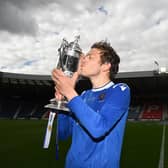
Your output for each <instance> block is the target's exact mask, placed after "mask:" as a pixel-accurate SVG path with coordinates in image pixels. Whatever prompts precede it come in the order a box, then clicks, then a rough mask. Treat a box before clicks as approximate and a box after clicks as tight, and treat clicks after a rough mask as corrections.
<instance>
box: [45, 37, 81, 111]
mask: <svg viewBox="0 0 168 168" xmlns="http://www.w3.org/2000/svg"><path fill="white" fill-rule="evenodd" d="M79 38H80V36H76V37H75V40H74V41H72V42H70V43H68V41H66V40H65V39H63V41H62V44H61V46H60V48H59V49H58V53H59V59H58V64H57V68H58V69H62V71H63V72H64V74H65V75H66V76H68V77H70V78H71V77H72V75H73V73H74V72H76V71H77V68H78V63H79V58H80V55H81V53H82V50H81V48H80V46H79V44H78V40H79ZM66 105H67V101H66V98H65V97H64V99H63V100H60V101H56V99H55V98H53V99H51V100H50V104H47V105H45V106H44V107H45V108H49V109H51V110H52V111H65V112H69V111H70V110H69V109H68V108H67V106H66Z"/></svg>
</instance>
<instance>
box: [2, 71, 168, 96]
mask: <svg viewBox="0 0 168 168" xmlns="http://www.w3.org/2000/svg"><path fill="white" fill-rule="evenodd" d="M114 81H115V82H124V83H127V84H128V85H129V87H130V88H131V92H132V95H134V96H142V95H145V96H146V97H147V96H148V97H150V96H156V95H157V97H160V98H161V97H162V98H164V99H165V98H166V99H168V74H167V73H158V72H157V71H139V72H120V73H118V74H117V76H116V78H115V80H114ZM90 86H91V85H90V83H89V81H88V80H86V79H81V80H80V82H79V84H78V85H77V89H78V91H79V92H81V91H82V90H83V89H87V88H89V87H90ZM9 88H13V89H15V90H16V88H18V89H17V91H18V92H23V91H25V89H27V90H29V91H28V92H31V91H30V90H33V89H34V88H36V90H40V91H41V92H45V90H47V92H48V93H49V92H51V90H52V92H53V82H52V80H51V76H50V75H27V74H14V73H6V72H0V89H1V93H2V90H4V89H6V92H7V90H8V89H9ZM40 91H37V92H40ZM32 92H34V91H32ZM47 92H46V93H45V94H47Z"/></svg>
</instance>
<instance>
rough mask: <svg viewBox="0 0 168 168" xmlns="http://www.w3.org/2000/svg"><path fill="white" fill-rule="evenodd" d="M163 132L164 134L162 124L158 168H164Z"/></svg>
mask: <svg viewBox="0 0 168 168" xmlns="http://www.w3.org/2000/svg"><path fill="white" fill-rule="evenodd" d="M165 132H166V124H165V123H163V133H162V144H161V148H160V160H159V166H158V168H164V147H165Z"/></svg>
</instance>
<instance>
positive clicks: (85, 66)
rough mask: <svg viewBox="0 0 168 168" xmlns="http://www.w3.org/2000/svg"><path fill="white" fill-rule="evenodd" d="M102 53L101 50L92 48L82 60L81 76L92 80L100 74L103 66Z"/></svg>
mask: <svg viewBox="0 0 168 168" xmlns="http://www.w3.org/2000/svg"><path fill="white" fill-rule="evenodd" d="M100 52H101V51H100V50H99V49H96V48H92V49H90V51H89V52H88V53H87V54H86V55H85V56H83V57H82V58H81V64H80V72H81V75H83V76H86V77H89V78H90V77H94V76H97V75H99V74H100V72H101V65H102V64H101V58H100Z"/></svg>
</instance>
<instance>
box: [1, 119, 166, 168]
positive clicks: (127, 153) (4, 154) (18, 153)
mask: <svg viewBox="0 0 168 168" xmlns="http://www.w3.org/2000/svg"><path fill="white" fill-rule="evenodd" d="M46 125H47V120H46V121H45V120H0V167H1V168H11V167H12V168H30V167H31V168H36V167H39V168H63V167H64V161H65V156H66V152H67V150H68V148H69V145H70V139H69V140H68V141H64V142H62V141H60V142H59V160H56V159H55V129H54V130H53V134H52V139H51V144H50V147H49V149H43V148H42V146H43V139H44V135H45V130H46ZM162 130H163V125H161V124H160V123H159V122H137V123H132V122H127V126H126V132H125V136H124V142H123V150H122V156H121V168H158V162H159V158H160V146H161V139H162ZM165 138H166V140H165V162H164V165H165V168H168V126H167V127H166V137H165Z"/></svg>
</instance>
